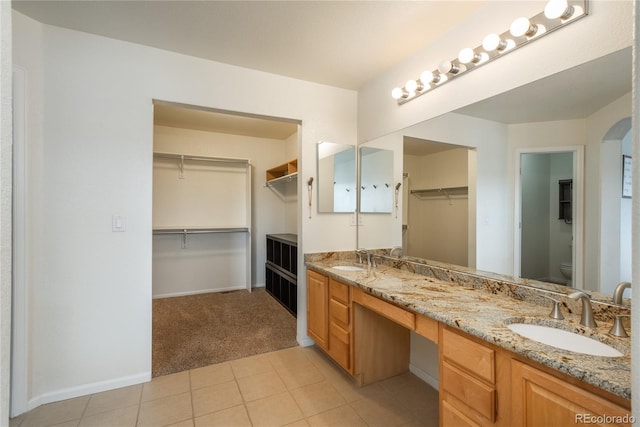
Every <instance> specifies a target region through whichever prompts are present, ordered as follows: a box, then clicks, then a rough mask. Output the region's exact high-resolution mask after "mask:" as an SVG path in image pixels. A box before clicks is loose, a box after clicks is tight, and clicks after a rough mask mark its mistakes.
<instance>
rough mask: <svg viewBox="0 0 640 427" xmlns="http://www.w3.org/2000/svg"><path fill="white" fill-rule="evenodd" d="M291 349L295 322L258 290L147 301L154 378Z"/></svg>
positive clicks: (294, 344)
mask: <svg viewBox="0 0 640 427" xmlns="http://www.w3.org/2000/svg"><path fill="white" fill-rule="evenodd" d="M296 345H297V342H296V319H295V318H294V317H293V316H292V315H291V314H290V313H289V312H288V311H287V310H286V309H285V308H283V307H282V306H281V305H280V304H279V303H278V302H277V301H276V300H274V299H273V297H271V296H270V295H269V294H267V292H266V291H265V290H264V288H258V289H255V290H254V291H253V292H252V293H248V292H247V291H234V292H221V293H209V294H200V295H190V296H184V297H174V298H162V299H154V300H153V346H152V347H153V361H152V371H153V374H152V375H153V376H154V377H157V376H160V375H167V374H171V373H174V372H180V371H185V370H188V369H193V368H199V367H202V366H207V365H211V364H214V363H220V362H225V361H227V360H234V359H238V358H241V357H246V356H252V355H254V354H259V353H266V352H269V351H274V350H280V349H283V348H288V347H293V346H296Z"/></svg>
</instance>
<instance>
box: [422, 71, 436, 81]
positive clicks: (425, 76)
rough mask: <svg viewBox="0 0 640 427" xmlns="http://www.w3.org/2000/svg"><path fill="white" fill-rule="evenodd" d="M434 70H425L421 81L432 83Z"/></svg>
mask: <svg viewBox="0 0 640 427" xmlns="http://www.w3.org/2000/svg"><path fill="white" fill-rule="evenodd" d="M433 77H434V76H433V72H431V71H429V70H427V71H423V72H422V74H420V81H421V82H422V83H423V84H425V85H428V84H429V83H431V82H432V81H433Z"/></svg>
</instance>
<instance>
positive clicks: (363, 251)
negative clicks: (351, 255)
mask: <svg viewBox="0 0 640 427" xmlns="http://www.w3.org/2000/svg"><path fill="white" fill-rule="evenodd" d="M356 255H357V256H358V262H359V263H360V264H363V263H364V261H363V258H362V257H363V256H364V257H366V259H367V265H368V266H370V265H371V254H369V251H368V250H366V249H362V248H360V249H356Z"/></svg>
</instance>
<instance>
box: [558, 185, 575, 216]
mask: <svg viewBox="0 0 640 427" xmlns="http://www.w3.org/2000/svg"><path fill="white" fill-rule="evenodd" d="M558 187H559V188H558V198H559V201H558V207H559V209H558V219H564V222H566V223H567V224H571V221H572V219H573V214H572V209H571V202H572V200H573V180H572V179H561V180H560V181H558Z"/></svg>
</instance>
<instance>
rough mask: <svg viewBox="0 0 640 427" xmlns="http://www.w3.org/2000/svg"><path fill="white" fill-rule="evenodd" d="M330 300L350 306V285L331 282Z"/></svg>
mask: <svg viewBox="0 0 640 427" xmlns="http://www.w3.org/2000/svg"><path fill="white" fill-rule="evenodd" d="M329 298H331V299H334V300H336V301H340V302H341V303H343V304H345V305H347V304H349V285H345V284H344V283H340V282H338V281H336V280H333V279H331V280H329Z"/></svg>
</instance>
